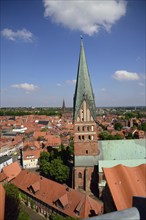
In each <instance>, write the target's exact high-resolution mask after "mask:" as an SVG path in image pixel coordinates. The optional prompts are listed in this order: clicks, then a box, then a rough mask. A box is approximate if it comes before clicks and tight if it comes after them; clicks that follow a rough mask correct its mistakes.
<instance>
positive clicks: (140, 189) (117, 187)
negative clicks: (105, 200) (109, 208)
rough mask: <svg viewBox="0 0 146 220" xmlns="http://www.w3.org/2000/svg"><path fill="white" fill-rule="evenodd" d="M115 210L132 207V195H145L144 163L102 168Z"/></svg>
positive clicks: (145, 167) (145, 175) (145, 173)
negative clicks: (132, 165)
mask: <svg viewBox="0 0 146 220" xmlns="http://www.w3.org/2000/svg"><path fill="white" fill-rule="evenodd" d="M103 172H104V174H105V178H106V181H107V184H108V186H109V189H110V192H111V195H112V197H113V200H114V203H115V206H116V208H117V210H123V209H127V208H131V207H132V197H133V196H141V197H146V164H141V165H139V166H136V167H126V166H123V165H121V164H120V165H117V166H115V167H112V168H103Z"/></svg>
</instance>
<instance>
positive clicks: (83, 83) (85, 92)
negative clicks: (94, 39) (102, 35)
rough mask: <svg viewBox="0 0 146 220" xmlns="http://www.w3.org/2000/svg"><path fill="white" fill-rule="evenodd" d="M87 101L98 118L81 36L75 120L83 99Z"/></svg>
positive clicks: (94, 115) (75, 97)
mask: <svg viewBox="0 0 146 220" xmlns="http://www.w3.org/2000/svg"><path fill="white" fill-rule="evenodd" d="M84 100H85V101H86V103H87V106H88V108H89V109H90V112H91V115H92V117H93V119H94V120H95V119H96V107H95V100H94V94H93V90H92V85H91V80H90V75H89V71H88V66H87V62H86V57H85V52H84V46H83V40H82V37H81V46H80V56H79V63H78V73H77V82H76V88H75V94H74V112H73V113H74V115H73V120H74V121H75V120H76V118H77V115H78V112H79V110H80V107H81V105H82V103H83V101H84Z"/></svg>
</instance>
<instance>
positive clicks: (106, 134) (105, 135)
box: [98, 131, 110, 140]
mask: <svg viewBox="0 0 146 220" xmlns="http://www.w3.org/2000/svg"><path fill="white" fill-rule="evenodd" d="M98 136H99V139H100V140H109V139H110V137H109V136H110V133H109V132H108V131H102V132H100V133H99V135H98Z"/></svg>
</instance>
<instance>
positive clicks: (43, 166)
mask: <svg viewBox="0 0 146 220" xmlns="http://www.w3.org/2000/svg"><path fill="white" fill-rule="evenodd" d="M39 166H40V168H39V170H40V173H41V175H43V176H46V177H47V176H48V174H49V153H48V152H45V151H44V152H42V153H41V154H40V158H39Z"/></svg>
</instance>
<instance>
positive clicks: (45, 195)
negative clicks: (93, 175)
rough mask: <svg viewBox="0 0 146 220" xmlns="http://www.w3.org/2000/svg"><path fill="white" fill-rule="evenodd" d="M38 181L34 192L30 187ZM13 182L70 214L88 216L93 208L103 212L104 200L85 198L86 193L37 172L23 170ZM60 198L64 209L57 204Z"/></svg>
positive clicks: (98, 212)
mask: <svg viewBox="0 0 146 220" xmlns="http://www.w3.org/2000/svg"><path fill="white" fill-rule="evenodd" d="M36 182H37V184H38V183H40V185H39V187H40V188H39V190H38V191H36V192H34V193H33V192H32V190H29V187H30V186H33V184H34V183H36ZM12 183H13V184H15V185H16V186H17V187H18V188H19V189H21V190H23V191H25V192H27V193H28V194H30V195H31V196H33V197H35V198H37V199H39V200H41V201H43V202H44V203H46V204H49V205H50V206H52V207H53V208H55V209H56V210H59V211H60V212H62V213H64V214H66V215H68V216H72V217H81V218H86V217H88V216H89V215H90V214H91V210H94V211H95V213H96V215H98V214H101V213H102V208H103V204H102V202H100V201H98V200H94V199H92V198H88V199H87V200H86V199H84V198H86V195H85V194H84V193H81V192H79V191H77V190H74V189H71V188H68V187H66V186H65V185H62V184H59V183H57V182H54V181H52V180H49V179H47V178H44V177H41V176H39V175H37V174H36V173H32V172H28V171H26V170H22V171H21V173H20V174H19V175H18V176H17V177H16V178H15V179H14V180H12ZM37 189H38V188H37ZM82 198H83V204H82V205H81V208H80V210H79V211H78V214H77V213H76V207H77V206H78V204H79V203H80V201H81V200H82ZM58 200H59V201H61V203H62V204H63V206H64V208H63V209H61V207H60V206H57V203H56V202H57V201H58Z"/></svg>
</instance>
